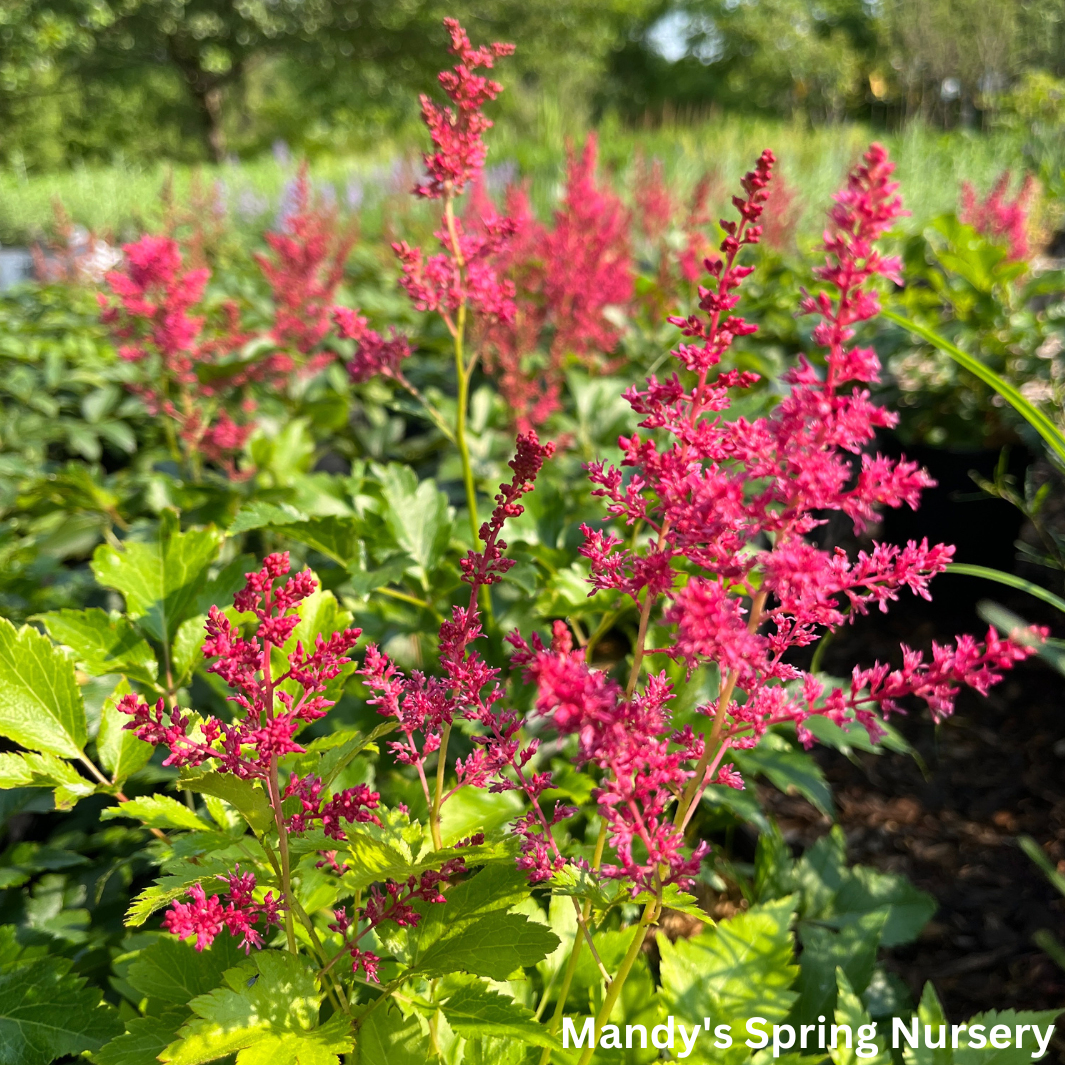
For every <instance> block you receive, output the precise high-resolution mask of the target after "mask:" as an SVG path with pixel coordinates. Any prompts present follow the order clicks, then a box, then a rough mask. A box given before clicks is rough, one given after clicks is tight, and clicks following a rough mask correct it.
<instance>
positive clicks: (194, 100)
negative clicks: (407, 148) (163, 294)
mask: <svg viewBox="0 0 1065 1065" xmlns="http://www.w3.org/2000/svg"><path fill="white" fill-rule="evenodd" d="M652 2H653V0H540V3H538V4H537V5H535V6H531V5H529V4H527V3H525V2H524V0H0V116H3V117H5V118H7V119H8V122H7V124H6V126H5V128H4V129H0V152H3V153H4V154H7V155H8V157H9V158H10V157H11V155H12V150H13V146H14V145H15V144H16V142H17V144H19V145H24V144H27V143H28V142H31V141H33V140H34V138H35V137H36V138H37V140H38V141H40V140H41V138H42V137H43V139H44V140H46V141H49V142H50V143H51V144H52V145H53V149H52V150H50V151H49V152H47V153H42V152H41V151H40V150H38V149H34V150H33V152H32V155H33V163H35V164H36V165H40V166H49V165H56V164H57V163H59V162H64V161H70V160H71V159H72V158H77V157H85V156H90V157H91V156H94V155H97V154H98V151H99V149H101V148H104V151H103V154H105V155H107V154H109V153H107V151H106V146H103V145H100V144H99V143H98V141H99V138H98V137H97V136H95V134H96V133H98V132H99V131H100V130H101V129H106V130H108V132H109V134H113V137H114V140H115V141H117V142H118V144H120V145H121V150H124V151H127V152H128V153H129V154H134V155H136V154H142V153H141V152H138V148H137V143H136V138H135V136H132V135H131V134H133V133H134V131H136V132H138V133H139V132H143V133H144V135H145V138H146V142H147V143H146V145H145V147H146V148H147V151H145V152H143V154H144V155H150V154H152V153H153V152H158V151H163V152H165V153H166V154H168V155H173V154H178V155H180V156H184V157H189V156H190V155H192V156H195V155H196V154H199V155H200V156H201V157H203V156H206V157H207V158H210V159H213V160H215V161H220V160H222V159H223V158H224V157H225V155H226V152H227V150H228V149H229V147H230V145H229V144H228V143H227V131H230V130H233V131H234V132H235V133H236V134H237V140H238V141H239V143H240V144H241V145H242V146H247V147H249V148H261V147H262V146H263V144H264V143H266V144H268V143H269V142H270V141H271V140H272V139H274V138H275V137H277V136H286V135H288V139H290V140H291V141H292V142H293V143H294V145H295V146H301V142H302V141H303V140H304V139H305V134H304V131H305V130H315V129H318V130H322V129H324V130H325V131H326V133H329V132H330V131H332V130H333V129H335V128H341V129H344V128H348V129H350V128H353V127H361V128H362V130H363V131H364V132H365V131H366V129H367V127H371V128H377V129H378V131H379V129H380V126H381V124H382V123H383V122H388V121H394V120H395V119H396V117H397V116H399V117H401V116H403V115H404V114H409V113H411V112H412V110H414V109H416V107H417V96H416V91H417V90H423V91H424V90H431V89H433V88H434V87H435V74H436V72H437V71H438V70H439V69H440V67H441V65H442V63H443V61H444V57H445V54H446V53H445V51H444V47H445V45H446V34H445V33H444V31H443V28H442V26H441V22H442V19H443V18H444V16H445V15H455V16H457V17H459V18H460V19H461V20H462V21H463V22H464V23H465V24H466V25H468V27H469V30H470V33H471V35H472V36H473V37H474V38H475V39H478V40H495V39H503V40H513V41H517V42H519V53H518V58H517V60H516V61H515V62H514V63H513V64H511V63H508V69H507V71H506V73H505V78H506V80H507V81H508V83H509V84H510V85H511V86H512V87H513V86H514V85H515V83H516V82H517V81H520V82H521V83H522V84H524V85H525V87H526V89H532V88H536V87H540V88H546V89H548V90H549V91H551V92H554V93H559V94H562V93H565V94H567V95H568V97H569V99H568V104H569V105H572V104H574V103H577V104H579V102H580V99H583V98H586V97H587V95H588V93H589V91H590V88H591V86H592V84H593V83H594V81H595V79H596V77H597V76H598V75H599V73H600V72H601V70H602V67H603V64H604V61H605V57H606V54H607V53H608V52H609V50H610V48H611V46H612V44H613V42H614V41H615V40H616V39H617V36H618V33H619V31H620V26H621V25H622V23H623V21H624V20H625V19H626V18H630V17H632V16H634V15H636V16H639V15H640V14H642V13H643V12H644V11H646V10H647V8H648V7H649V6H650V5H651V3H652ZM249 82H250V83H251V87H252V89H253V90H254V91H251V92H249ZM509 95H510V96H511V97H512V99H513V98H515V97H518V96H520V95H521V94H520V93H518V94H514V93H511V94H509ZM90 101H91V102H92V103H93V105H94V106H93V108H92V109H91V113H90V109H89V107H88V106H87V104H88V103H89V102H90ZM508 106H511V107H513V106H515V105H514V104H513V103H511V104H509V105H508ZM20 108H21V110H20ZM119 118H120V119H121V124H122V125H123V126H124V127H125V128H124V129H120V128H116V126H117V122H116V120H118V119H119ZM94 123H95V126H94ZM147 126H150V127H152V129H151V130H148V129H145V128H144V127H147ZM163 129H165V130H166V131H167V132H166V135H165V136H163V137H161V136H160V131H161V130H163ZM38 134H39V136H38ZM161 141H166V142H168V145H167V146H164V145H163V144H162V143H160V142H161ZM114 148H115V145H112V153H110V154H114Z"/></svg>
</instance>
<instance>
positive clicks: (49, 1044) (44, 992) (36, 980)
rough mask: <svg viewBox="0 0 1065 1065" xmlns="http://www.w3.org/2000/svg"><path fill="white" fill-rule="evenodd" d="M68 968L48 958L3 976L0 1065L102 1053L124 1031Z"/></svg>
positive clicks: (44, 1063) (41, 1064)
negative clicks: (89, 1051)
mask: <svg viewBox="0 0 1065 1065" xmlns="http://www.w3.org/2000/svg"><path fill="white" fill-rule="evenodd" d="M70 966H71V963H70V962H69V961H68V960H67V959H66V958H57V957H54V956H51V955H49V956H46V957H38V958H33V959H31V960H28V961H17V962H15V963H14V964H13V965H9V966H6V967H5V968H4V969H3V971H0V1065H48V1062H51V1061H54V1060H55V1059H56V1058H60V1057H65V1056H66V1055H68V1054H71V1055H72V1054H81V1053H84V1052H85V1051H87V1050H98V1049H99V1048H100V1047H102V1046H103V1045H104V1044H105V1043H107V1042H109V1041H110V1040H111V1039H113V1038H114V1037H115V1036H117V1035H118V1034H119V1033H120V1032H121V1031H122V1023H121V1021H119V1019H118V1013H117V1011H116V1010H115V1009H114V1008H113V1007H111V1006H107V1005H101V1001H100V1000H101V995H100V992H99V991H97V990H96V989H95V988H91V987H86V986H85V981H84V979H82V978H81V977H80V976H75V975H73V974H72V973H71V972H70Z"/></svg>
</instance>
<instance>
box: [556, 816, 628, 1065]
mask: <svg viewBox="0 0 1065 1065" xmlns="http://www.w3.org/2000/svg"><path fill="white" fill-rule="evenodd" d="M606 837H607V823H606V820H605V819H604V820H603V821H602V822H601V824H600V825H599V836H598V838H597V839H596V841H595V854H594V855H593V856H592V870H593V871H596V872H597V871H598V870H599V867H600V866H601V865H602V864H603V850H604V849H605V847H606ZM591 912H592V903H591V900H590V899H585V901H584V907H583V909H582V910H581V918H582V921H581V922H578V924H581V923H583V924H584V926H585V927H587V924H588V917H589V915H590V914H591ZM583 945H584V937H583V936H582V935H581V929H580V927H578V929H577V934H576V936H575V937H574V940H573V946H572V947H571V948H570V952H569V958H568V959H567V960H566V971H565V972H564V973H563V974H562V986H561V987H560V988H559V989H558V1000H557V1002H556V1003H555V1012H554V1013H553V1014H552V1015H551V1021H550V1023H549V1024H548V1026H547V1030H548V1031H549V1032H550V1033H551V1034H552V1035H554V1034H555V1032H557V1031H558V1026H559V1025H560V1024H561V1023H562V1015H563V1014H564V1013H565V1012H566V999H567V998H568V997H569V989H570V986H571V985H572V984H573V977H574V975H575V974H576V972H577V962H578V961H580V956H581V947H582V946H583ZM615 979H617V977H615ZM548 990H549V989H545V990H544V1001H545V1002H546V1001H547V991H548ZM550 1060H551V1048H550V1047H544V1050H543V1053H542V1054H541V1055H540V1065H547V1063H548V1062H549V1061H550Z"/></svg>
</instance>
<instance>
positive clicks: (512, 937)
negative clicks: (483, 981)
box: [412, 865, 559, 980]
mask: <svg viewBox="0 0 1065 1065" xmlns="http://www.w3.org/2000/svg"><path fill="white" fill-rule="evenodd" d="M527 893H528V885H527V882H526V880H525V877H524V876H523V875H522V874H521V871H520V870H518V869H515V868H513V867H512V866H509V865H507V866H502V865H490V866H487V867H486V868H484V869H482V870H481V872H479V873H478V874H477V875H476V876H474V877H471V878H470V879H469V880H466V881H464V882H463V883H461V884H459V885H458V886H457V887H455V888H454V889H453V890H452V891H451V893H450V895H449V896H448V900H447V902H445V903H444V904H443V905H435V906H427V907H425V908H426V909H427V910H428V912H427V913H426V914H425V916H423V918H422V920H421V922H419V924H418V926H417V928H416V929H415V930H413V932H412V942H413V947H414V949H413V955H414V963H413V971H415V972H418V973H421V974H423V975H425V976H428V977H430V978H432V977H433V976H443V975H445V974H446V973H454V972H468V973H472V974H473V975H474V976H486V977H489V978H490V979H493V980H505V979H506V978H507V977H508V976H509V975H510V974H511V973H512V972H514V970H515V969H519V968H521V967H523V966H525V965H535V964H536V963H537V962H538V961H542V960H543V959H544V958H546V957H547V955H548V954H550V953H551V952H552V951H553V950H554V949H555V948H556V947H557V946H558V944H559V938H558V936H556V935H555V933H554V932H552V931H551V930H550V929H549V928H547V927H546V926H545V925H542V924H539V923H537V922H535V921H530V920H529V918H528V917H526V916H525V915H524V914H517V913H508V912H507V911H508V910H509V909H510V908H511V907H512V906H514V905H516V904H517V903H518V902H520V901H521V900H522V898H524V897H525V896H526V895H527Z"/></svg>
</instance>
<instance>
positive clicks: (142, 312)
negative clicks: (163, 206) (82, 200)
mask: <svg viewBox="0 0 1065 1065" xmlns="http://www.w3.org/2000/svg"><path fill="white" fill-rule="evenodd" d="M123 250H124V252H125V263H124V265H123V268H121V269H116V270H112V271H110V272H109V273H108V274H107V275H106V281H107V284H108V286H109V288H110V290H111V296H112V299H111V300H108V298H107V297H106V296H104V295H103V294H100V295H99V296H98V299H99V301H100V306H101V318H102V320H103V322H104V323H105V324H106V325H108V326H109V327H110V329H111V331H112V334H113V335H114V337H115V338H116V340H117V341H118V342H119V349H118V353H119V356H120V357H121V358H123V359H125V360H126V361H127V362H131V363H134V364H136V365H138V366H140V367H141V368H142V371H143V372H142V374H141V375H140V376H139V377H138V378H137V379H136V380H134V382H133V383H132V384H131V386H130V387H131V389H132V390H133V392H134V393H135V394H136V395H137V396H139V397H140V399H141V400H142V401H143V402H144V404H145V406H146V407H147V408H148V412H149V413H150V414H153V415H160V416H161V417H162V420H163V425H164V428H165V430H166V433H167V439H168V441H169V443H170V447H171V451H172V452H173V453H174V455H175V457H180V456H182V455H183V456H184V458H185V460H186V461H187V463H188V465H189V467H190V469H191V470H192V471H193V473H194V475H195V474H198V472H199V469H200V466H201V465H202V462H203V460H204V459H207V460H208V461H213V462H216V463H218V464H219V465H221V466H223V467H224V468H225V469H226V470H227V472H228V473H229V474H230V475H231V476H233V475H235V474H236V472H237V471H236V466H235V462H234V460H235V456H236V455H237V453H239V451H240V450H241V449H242V448H243V446H244V443H245V441H246V440H247V438H248V435H249V434H250V433H251V431H252V428H253V425H252V424H251V423H250V422H247V421H242V422H241V423H238V422H237V421H235V420H234V419H233V417H232V415H231V413H230V410H229V409H228V407H227V406H225V405H223V400H224V399H226V398H228V397H229V395H231V394H232V393H234V391H236V390H238V389H239V388H240V386H241V385H242V384H243V381H242V380H239V379H233V378H228V379H226V378H223V379H222V380H221V381H220V382H219V383H217V384H212V383H207V382H205V381H203V380H201V378H200V374H199V372H198V371H199V370H200V369H201V368H202V367H205V366H210V365H212V364H214V363H216V362H218V361H220V360H221V359H224V358H225V357H226V356H227V355H229V354H231V353H232V352H233V351H234V350H236V349H237V348H239V347H240V346H241V345H242V344H243V343H244V342H245V341H246V340H247V339H248V338H247V336H245V335H244V334H243V333H242V332H241V330H240V321H239V312H238V311H237V308H236V306H235V305H234V304H232V303H227V304H226V305H224V306H223V308H222V320H221V322H220V323H219V326H220V327H219V328H218V330H217V332H216V335H215V336H214V337H211V338H208V337H205V336H204V335H203V333H204V324H205V315H203V314H195V313H193V311H194V310H196V309H199V307H200V304H201V301H202V300H203V296H204V290H205V289H206V287H207V282H208V280H209V278H210V271H209V270H208V269H207V268H206V267H199V268H197V269H186V268H185V266H184V263H183V261H182V254H181V248H180V246H179V244H178V242H177V241H176V240H174V239H173V238H172V237H165V236H145V237H142V238H141V239H140V240H138V241H135V242H133V243H131V244H126V245H125V246H124V248H123ZM230 405H231V406H235V404H230ZM237 413H238V415H239V413H240V412H239V408H238V411H237Z"/></svg>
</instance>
